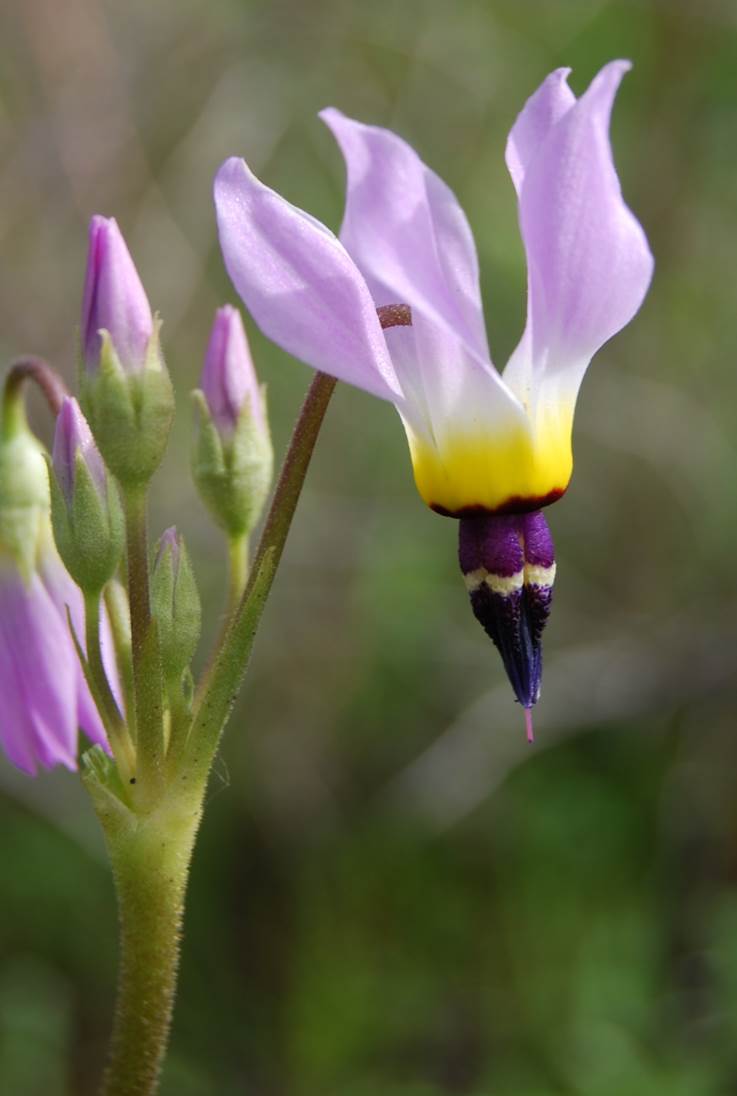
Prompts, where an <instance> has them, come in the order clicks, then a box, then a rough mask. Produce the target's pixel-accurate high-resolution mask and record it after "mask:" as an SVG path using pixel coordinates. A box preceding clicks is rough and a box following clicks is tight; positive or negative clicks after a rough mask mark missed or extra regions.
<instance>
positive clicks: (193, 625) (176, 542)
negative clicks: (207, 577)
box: [151, 535, 202, 682]
mask: <svg viewBox="0 0 737 1096" xmlns="http://www.w3.org/2000/svg"><path fill="white" fill-rule="evenodd" d="M151 611H152V616H153V618H154V620H155V621H156V624H157V626H158V633H159V646H160V650H161V665H162V669H163V673H164V678H165V680H166V681H171V682H176V681H178V680H179V679H180V678H181V676H182V674H183V673H184V671H185V670H186V669H187V667H188V666H189V664H190V662H191V661H192V657H193V655H194V653H195V650H196V649H197V643H198V642H199V638H200V626H201V621H202V609H201V606H200V595H199V593H198V591H197V583H196V581H195V577H194V571H193V570H192V565H191V563H190V561H189V555H188V553H187V549H186V548H185V546H184V541H183V540H182V539H181V537H179V536H178V535H174V536H173V537H172V539H165V538H164V537H162V540H161V541H160V542H159V546H158V550H157V559H156V563H155V565H154V569H153V574H152V576H151Z"/></svg>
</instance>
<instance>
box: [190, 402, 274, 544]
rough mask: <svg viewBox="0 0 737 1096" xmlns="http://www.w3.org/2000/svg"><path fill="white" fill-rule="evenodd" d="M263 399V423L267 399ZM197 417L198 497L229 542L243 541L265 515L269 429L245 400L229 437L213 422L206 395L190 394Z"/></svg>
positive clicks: (194, 460)
mask: <svg viewBox="0 0 737 1096" xmlns="http://www.w3.org/2000/svg"><path fill="white" fill-rule="evenodd" d="M262 396H263V400H264V420H263V421H265V408H266V399H265V394H264V393H263V390H262ZM192 399H193V401H194V404H195V407H196V408H197V410H198V413H199V425H198V430H197V438H196V440H195V443H194V447H193V451H192V475H193V477H194V481H195V484H196V485H197V489H198V491H199V493H200V496H201V498H202V500H203V502H204V503H205V505H206V506H207V507H208V509H209V510H210V512H211V514H212V516H213V517H214V518H215V521H216V522H217V523H218V525H220V526H222V528H223V529H225V531H226V532H227V533H228V535H229V536H230V537H242V536H247V535H248V534H249V533H250V532H251V530H252V529H253V527H254V526H255V525H256V524H257V522H258V520H259V518H260V517H261V514H262V512H263V508H264V505H265V503H266V499H267V498H268V495H269V490H270V488H271V480H272V473H273V467H274V452H273V449H272V445H271V435H270V433H269V428H268V426H266V427H264V425H263V421H262V420H261V418H256V416H255V415H253V414H252V412H251V407H250V401H248V400H246V402H245V403H244V405H243V408H242V410H241V413H240V416H239V418H238V422H237V424H236V427H235V430H234V431H233V434H232V436H231V437H223V435H221V433H220V432H219V430H218V429H217V427H216V425H215V423H214V422H213V419H212V415H211V414H210V409H209V407H208V405H207V400H206V399H205V395H204V393H203V392H201V391H200V390H199V389H196V390H195V391H194V392H193V393H192Z"/></svg>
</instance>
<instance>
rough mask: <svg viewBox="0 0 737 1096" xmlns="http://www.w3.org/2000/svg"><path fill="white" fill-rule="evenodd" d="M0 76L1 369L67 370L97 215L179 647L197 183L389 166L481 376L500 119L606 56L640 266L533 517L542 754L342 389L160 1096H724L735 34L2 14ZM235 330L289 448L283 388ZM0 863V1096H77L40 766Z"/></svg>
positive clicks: (95, 905) (290, 9) (198, 237)
mask: <svg viewBox="0 0 737 1096" xmlns="http://www.w3.org/2000/svg"><path fill="white" fill-rule="evenodd" d="M0 56H1V57H2V64H1V65H0V149H1V151H2V156H0V247H1V248H2V254H3V257H4V261H3V263H2V264H1V265H0V352H1V353H2V358H3V360H7V359H9V358H10V357H12V356H14V355H16V354H18V353H20V352H21V351H34V352H37V353H42V354H46V355H48V356H49V357H50V358H51V359H52V360H53V361H54V362H56V363H58V364H59V365H60V366H61V367H63V368H64V369H65V370H66V372H67V374H68V376H70V377H71V376H73V371H74V361H75V331H74V328H75V324H76V322H77V315H78V308H79V299H80V291H81V280H82V272H83V262H84V252H85V242H86V241H85V226H86V222H87V219H88V217H89V215H90V214H91V213H92V212H95V211H98V212H101V213H105V214H114V215H115V216H117V217H118V219H119V221H120V223H121V226H122V228H123V231H124V233H125V234H126V237H127V239H128V241H129V243H130V246H131V249H132V251H133V254H134V256H135V258H136V261H137V263H138V266H139V269H140V271H141V273H142V276H143V278H144V281H145V283H146V285H147V287H148V289H149V295H150V298H151V300H152V303H153V304H154V305H155V307H157V308H158V309H159V310H160V311H161V314H162V316H163V317H164V321H165V326H164V337H165V345H166V350H167V355H168V360H169V364H170V367H171V370H172V374H173V375H174V377H175V378H176V382H177V388H178V396H179V402H180V414H179V417H178V422H177V428H176V431H175V435H174V438H173V442H172V446H171V451H170V454H169V456H168V458H167V462H166V465H165V468H164V470H163V473H162V475H161V476H160V477H159V480H158V481H157V487H156V492H155V500H154V526H155V529H154V531H155V532H156V533H158V532H159V531H160V530H161V529H163V528H164V527H165V526H167V525H169V524H171V523H172V522H173V521H176V522H177V523H178V524H179V526H180V527H181V528H182V530H183V532H184V533H185V535H186V537H187V539H188V541H189V544H190V548H191V551H192V556H193V559H194V562H195V565H196V567H197V570H198V573H199V576H200V581H201V589H202V594H203V602H204V605H205V609H206V614H207V627H208V636H206V637H205V639H206V641H207V639H208V638H210V639H211V638H212V635H213V634H214V632H215V630H216V628H217V626H218V618H219V614H220V611H221V606H222V599H223V591H222V588H221V586H222V573H223V564H222V545H221V543H220V540H219V537H218V534H217V532H216V531H215V530H214V529H213V528H212V526H211V525H210V523H209V522H208V520H207V517H206V515H205V514H204V513H203V512H202V510H201V508H200V506H199V504H198V502H197V500H196V496H195V493H194V491H193V488H192V486H191V484H190V482H189V480H188V476H187V474H186V470H187V466H188V445H189V432H190V419H191V413H190V407H189V405H188V391H189V389H191V388H192V387H193V386H194V384H195V382H196V379H197V375H198V372H199V368H200V362H201V356H202V353H203V350H204V346H205V341H206V337H207V333H208V329H209V325H210V322H211V317H212V312H213V309H214V307H215V306H216V305H218V304H220V303H222V302H223V301H225V300H231V301H232V300H234V295H233V292H232V290H231V288H230V286H229V284H228V281H227V278H226V275H225V272H224V270H223V268H222V264H221V261H220V258H219V253H218V248H217V242H216V236H215V230H214V220H213V216H212V208H211V200H210V181H211V177H212V174H213V171H214V169H215V168H216V166H217V165H218V163H219V162H220V161H221V160H222V159H223V158H225V157H226V156H227V155H231V154H234V153H242V154H244V155H246V156H247V157H248V159H249V161H250V163H251V164H252V166H253V167H254V168H255V169H256V170H257V171H258V173H259V174H260V175H261V176H262V177H263V178H264V179H265V180H266V181H268V182H269V183H270V184H271V185H273V186H275V187H276V188H277V189H279V190H281V191H283V192H284V193H285V194H286V195H287V196H288V197H289V198H290V199H291V200H293V201H295V202H296V203H297V204H299V205H301V206H304V207H305V208H307V209H309V210H310V211H311V212H313V213H314V214H315V215H317V216H319V217H321V218H323V219H325V220H326V221H327V222H328V223H329V224H331V225H333V226H336V227H337V225H338V224H339V220H340V211H341V202H342V197H341V195H342V188H343V174H342V165H341V162H340V157H339V155H338V153H337V151H336V149H335V147H334V145H333V144H332V142H331V139H330V137H329V135H328V134H327V133H326V132H325V131H324V129H323V127H322V126H321V125H320V123H319V122H318V121H317V119H316V117H315V114H316V111H317V110H318V109H319V108H320V107H322V106H324V105H326V104H328V103H334V104H335V105H337V106H340V107H341V108H342V109H343V110H344V111H346V112H347V113H349V114H354V115H356V116H358V117H360V118H362V119H365V120H367V121H373V122H377V123H381V124H386V125H389V126H391V127H392V128H395V129H397V130H398V131H400V132H401V133H402V134H403V135H404V136H405V137H407V138H408V139H409V140H410V141H411V142H412V143H413V144H414V145H415V146H416V147H417V148H418V149H419V150H420V152H421V154H422V155H423V156H424V157H425V158H426V159H427V161H428V162H429V163H430V164H432V165H433V166H434V167H435V168H436V170H437V171H438V172H439V173H440V174H441V175H443V176H444V177H445V178H446V179H447V180H448V182H449V183H450V184H451V185H452V186H453V187H454V188H455V190H456V191H457V193H458V194H459V197H460V199H461V201H462V203H463V205H464V207H465V208H466V211H467V213H468V215H469V219H470V221H471V223H472V225H473V226H474V230H475V232H476V239H477V242H478V248H479V255H480V262H481V269H482V278H483V287H484V293H485V298H486V303H487V315H488V319H489V327H490V339H491V345H492V348H493V352H494V355H495V360H496V361H497V363H498V364H500V365H501V364H503V362H504V360H505V358H506V355H507V354H508V353H509V352H510V350H511V349H512V347H513V346H514V344H515V341H516V339H517V338H518V336H519V332H520V330H521V326H522V319H523V315H524V277H525V275H524V262H523V255H522V250H521V246H520V242H519V237H518V233H517V228H516V214H515V205H514V197H513V192H512V187H511V184H510V183H509V180H508V179H507V176H506V172H505V167H504V161H503V149H504V142H505V139H506V134H507V132H508V130H509V127H510V125H511V123H512V121H513V120H514V117H515V115H516V113H517V111H518V110H519V109H520V107H521V105H522V103H523V102H524V100H525V98H526V96H527V95H529V94H530V92H531V91H532V90H533V89H534V88H535V87H536V86H537V85H538V83H539V82H540V81H541V79H542V78H543V77H544V75H546V74H547V72H549V71H550V70H551V69H553V68H555V67H557V66H559V65H563V64H565V65H570V66H571V67H572V68H573V77H572V84H573V87H574V89H575V90H576V91H579V92H580V91H581V90H582V89H583V88H584V87H585V86H586V84H587V83H588V81H589V79H590V78H591V77H592V76H593V75H594V73H595V72H596V71H597V70H598V69H599V67H600V66H601V65H602V64H603V63H604V62H606V61H607V60H609V59H610V58H612V57H615V56H627V57H630V58H631V59H632V60H633V61H634V69H633V72H632V74H631V75H630V76H628V77H627V79H626V81H625V83H624V85H623V88H622V91H621V94H620V97H619V99H618V102H617V107H616V111H615V118H614V127H613V139H614V145H615V151H616V160H617V164H618V166H619V169H620V175H621V178H622V182H623V188H624V191H625V194H626V196H627V198H628V200H629V202H630V204H631V205H632V207H633V209H634V210H635V211H636V212H637V214H638V216H639V217H640V218H641V220H642V222H643V224H644V225H645V227H646V229H647V231H648V234H649V236H650V239H651V242H652V245H653V250H654V252H655V255H656V261H657V271H656V278H655V282H654V284H653V289H652V291H651V294H650V296H649V298H648V300H647V302H646V304H645V307H644V308H643V310H642V312H641V314H640V315H639V316H638V318H637V319H636V320H635V322H634V323H633V324H632V325H631V326H630V327H629V328H628V329H627V330H626V331H625V332H624V333H623V334H622V335H620V336H619V337H618V338H616V339H615V340H614V341H613V343H612V344H611V346H608V347H606V348H605V349H604V350H603V351H602V352H601V353H600V354H599V355H598V358H597V360H596V361H595V363H594V365H593V367H592V369H591V372H590V374H589V376H588V377H587V379H586V382H585V384H584V389H583V393H582V397H581V400H580V405H579V412H578V416H577V423H576V474H575V477H574V481H573V485H572V487H571V490H570V492H569V494H568V496H567V497H566V499H565V500H564V501H562V502H561V503H559V504H558V505H557V506H556V507H555V508H554V509H553V510H551V511H550V520H551V524H552V527H553V531H554V533H555V535H556V538H557V544H558V558H559V580H558V587H557V603H556V606H555V613H554V617H553V623H552V624H551V626H550V628H549V634H548V637H547V647H546V655H547V669H546V680H545V688H544V695H543V701H542V703H541V705H540V707H539V715H538V719H537V729H538V743H537V745H536V747H535V748H534V749H533V750H528V749H527V748H526V746H525V743H524V736H523V733H522V728H521V725H520V713H519V709H518V708H515V705H514V703H513V702H512V698H511V695H510V692H509V689H508V687H507V685H506V683H505V681H504V679H503V674H502V670H501V666H500V664H499V661H498V659H497V657H496V654H495V652H494V651H493V649H492V648H491V646H490V644H489V643H488V641H487V640H486V639H485V637H484V635H483V634H482V632H481V630H480V629H479V628H478V627H477V625H476V624H475V622H474V621H473V619H472V616H471V613H470V611H469V609H468V605H467V600H466V596H465V594H464V591H463V587H462V584H461V582H460V579H459V576H458V574H457V568H456V562H455V558H454V557H455V543H454V537H455V528H454V525H453V523H452V522H449V521H446V520H443V519H440V518H438V517H436V516H435V515H433V514H431V513H429V512H426V511H425V510H424V508H423V507H422V505H421V503H420V502H419V500H418V498H417V497H416V495H415V492H414V488H413V485H412V482H411V473H410V470H409V462H408V458H407V453H406V445H405V442H404V439H403V436H402V431H401V428H400V425H399V423H398V422H397V420H396V416H395V415H394V414H393V412H392V411H391V409H390V408H389V407H387V406H385V405H382V404H380V403H379V402H378V401H374V400H371V399H370V398H369V397H367V396H365V395H363V394H361V393H358V392H354V391H349V390H347V389H346V390H343V391H340V392H339V393H338V395H337V397H336V399H335V402H334V405H333V407H332V408H331V410H330V414H329V417H328V422H327V424H326V427H325V430H324V433H323V436H322V438H321V441H320V445H319V451H318V453H317V456H316V459H315V463H314V467H313V469H312V471H311V474H310V479H309V485H308V488H307V491H306V493H305V497H304V498H303V501H302V504H301V506H300V511H299V514H298V520H297V521H296V524H295V528H294V531H293V536H292V538H291V541H290V544H289V546H288V550H287V553H286V556H285V560H284V566H283V569H282V571H281V574H280V576H279V580H278V584H277V589H276V591H275V594H274V597H273V599H272V601H271V604H270V606H269V609H268V613H267V616H266V620H265V624H264V628H263V632H262V634H261V637H260V639H259V643H258V648H257V652H256V656H255V658H254V662H253V666H252V673H251V676H250V678H249V682H248V686H247V688H246V690H245V692H244V695H243V697H242V700H241V702H240V705H239V707H238V709H237V712H236V715H235V718H234V720H233V724H232V726H231V728H230V730H229V733H228V735H227V738H226V742H225V745H224V747H223V751H222V759H221V761H220V762H219V765H218V769H217V771H216V773H215V776H214V778H213V781H212V789H211V795H210V804H209V810H208V812H207V815H206V820H205V824H204V828H203V831H202V836H201V842H200V845H199V847H198V850H197V854H196V858H195V864H194V871H193V879H192V893H191V901H190V906H189V911H188V917H187V922H186V930H185V937H184V961H183V971H182V982H181V997H180V1002H179V1006H178V1010H177V1015H176V1025H175V1033H174V1042H173V1049H172V1055H171V1059H170V1061H169V1063H168V1066H167V1072H166V1079H165V1084H164V1094H165V1096H199V1094H206V1093H210V1092H217V1093H218V1094H219V1096H230V1094H236V1093H243V1092H246V1093H253V1094H254V1096H400V1094H401V1096H441V1094H446V1093H447V1094H452V1093H464V1094H469V1096H556V1094H561V1096H562V1094H565V1096H629V1094H630V1093H632V1094H637V1096H660V1094H662V1096H702V1094H703V1096H715V1094H721V1093H725V1094H726V1093H731V1092H734V1091H735V1089H736V1088H737V1051H736V1050H735V1047H737V1020H736V1018H737V879H736V878H735V877H736V876H737V809H736V808H735V798H734V792H733V786H734V777H733V772H734V769H735V764H736V763H737V745H736V744H735V736H734V730H735V726H734V699H735V696H734V682H735V670H736V669H737V643H736V642H735V625H734V621H735V609H736V607H737V569H735V566H734V542H735V536H736V534H737V493H736V492H735V469H736V468H737V453H736V452H735V443H734V440H733V439H734V438H735V435H736V434H737V399H736V398H735V397H736V395H737V385H736V383H735V361H736V359H737V324H736V323H735V288H734V285H735V283H734V270H733V265H734V249H735V239H737V202H736V201H735V194H737V143H736V142H735V140H734V133H735V118H736V117H737V79H735V73H736V72H737V12H736V10H735V6H734V4H733V3H731V2H729V0H724V2H720V0H704V2H702V3H700V4H694V3H691V2H690V0H668V2H666V0H660V2H658V0H651V2H647V0H643V2H642V3H636V2H634V0H633V2H629V3H628V2H624V0H612V2H606V0H586V2H584V0H565V2H563V0H528V2H522V3H521V2H519V0H459V2H458V3H455V4H450V3H448V2H447V0H429V2H427V3H420V2H419V0H410V2H407V3H404V4H398V3H395V2H390V0H374V3H372V4H362V3H360V2H359V0H314V2H313V0H310V2H308V3H304V2H302V3H300V2H297V0H277V2H274V3H267V2H263V0H262V2H255V0H253V2H249V0H217V2H212V3H210V4H208V5H207V6H205V5H203V4H200V3H196V2H195V0H178V2H175V0H160V2H158V3H156V4H151V3H148V2H144V0H129V2H127V3H125V4H114V3H112V2H111V0H66V2H65V4H64V5H63V8H62V7H61V6H59V5H58V4H55V3H53V2H52V0H25V2H23V3H17V4H13V3H11V4H9V5H5V6H4V7H3V9H2V11H1V12H0ZM249 331H250V333H251V335H252V342H253V349H254V355H255V357H256V360H257V363H258V368H259V371H260V373H261V374H262V376H263V377H264V379H265V380H266V381H267V383H268V386H269V397H270V406H271V411H272V416H273V423H274V437H275V443H276V447H277V451H278V452H280V451H281V450H283V447H284V444H285V441H286V439H287V437H288V431H289V428H290V424H291V421H292V420H293V418H294V415H295V413H296V410H297V407H298V405H299V401H300V398H301V394H302V392H303V391H304V389H305V387H306V383H307V380H308V376H309V371H308V370H307V369H305V368H304V367H303V366H299V365H296V364H294V363H292V362H289V361H288V360H287V359H286V356H285V355H283V354H282V353H281V352H280V351H278V350H277V349H275V348H274V347H271V346H269V345H268V344H267V343H266V342H265V340H263V339H262V338H261V337H260V336H259V335H258V333H257V332H255V331H253V328H252V326H251V327H250V328H249ZM34 415H35V421H36V423H37V425H38V429H39V431H40V432H41V433H42V434H43V435H44V436H45V437H46V438H48V436H49V432H50V424H49V422H48V419H47V418H46V417H45V414H44V412H43V409H42V408H41V407H40V405H37V404H34ZM206 646H207V644H206V642H205V643H203V651H205V650H206ZM1 703H2V700H1V698H0V704H1ZM0 833H2V850H3V862H4V865H5V868H4V871H3V872H2V875H1V876H0V1077H2V1086H1V1087H2V1091H3V1092H4V1093H8V1096H35V1094H36V1093H39V1094H40V1093H44V1094H46V1096H56V1094H59V1096H72V1094H74V1096H77V1094H79V1096H86V1094H87V1093H92V1092H93V1091H94V1084H95V1078H96V1076H97V1075H98V1072H99V1069H100V1067H101V1063H102V1059H103V1056H104V1049H105V1042H106V1038H107V1034H108V1029H109V1023H110V1009H111V995H112V986H113V981H114V970H115V946H116V945H115V929H114V926H115V912H114V902H113V895H112V886H111V882H110V879H109V873H108V869H107V867H106V864H105V859H104V853H103V850H102V848H101V840H100V837H99V834H98V833H97V830H96V826H95V821H94V818H93V816H92V813H91V811H90V809H89V807H88V805H87V803H86V801H85V799H84V796H83V794H82V792H81V790H80V789H79V787H78V786H77V782H76V780H75V779H74V778H73V777H72V776H70V775H69V774H67V773H54V774H51V775H50V776H45V777H42V778H39V780H37V781H35V782H31V781H28V780H27V779H25V778H23V777H21V776H20V775H18V774H16V773H15V772H13V771H11V770H10V768H9V766H7V765H6V764H4V763H3V764H2V766H1V767H0Z"/></svg>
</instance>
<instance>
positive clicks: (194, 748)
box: [183, 373, 336, 777]
mask: <svg viewBox="0 0 737 1096" xmlns="http://www.w3.org/2000/svg"><path fill="white" fill-rule="evenodd" d="M335 384H336V381H335V378H334V377H328V376H327V375H326V374H325V373H316V374H315V377H314V379H313V381H312V384H311V385H310V387H309V389H308V391H307V395H306V396H305V400H304V403H303V404H302V409H301V411H300V413H299V417H298V419H297V422H296V425H295V427H294V432H293V434H292V439H291V441H290V443H289V449H288V450H287V455H286V457H285V458H284V464H283V465H282V469H281V473H280V475H279V481H278V483H277V485H276V490H275V491H274V497H273V499H272V502H271V507H270V509H269V514H268V517H267V519H266V524H265V525H264V531H263V533H262V534H261V540H260V541H259V546H258V549H257V551H256V557H255V560H254V563H253V566H252V568H251V574H250V578H249V580H248V583H247V585H246V588H245V590H244V592H243V596H242V598H241V601H240V604H239V606H238V609H237V611H236V612H235V614H234V615H233V618H232V621H231V624H230V629H229V631H228V634H227V636H226V639H225V642H224V644H223V645H222V646H221V648H220V650H219V651H218V653H217V656H216V658H215V660H214V662H213V663H212V665H211V666H210V668H209V672H208V673H207V674H206V676H205V677H204V679H203V680H202V682H201V683H200V688H199V690H198V695H197V698H196V703H195V711H194V718H193V722H192V728H191V730H190V732H189V737H188V740H187V748H186V750H185V754H184V758H183V767H184V770H185V771H186V770H187V768H188V767H189V766H191V767H192V768H193V769H194V771H195V772H196V773H197V774H198V777H199V776H201V775H202V773H203V772H204V773H206V772H207V771H208V770H209V768H210V765H211V764H212V759H213V757H214V756H215V751H216V749H217V746H218V742H219V741H220V735H221V733H222V730H223V727H224V725H225V722H226V720H227V718H228V714H229V712H230V709H231V708H232V706H233V703H234V702H235V698H236V695H237V692H238V689H239V688H240V684H241V681H242V680H243V676H244V674H245V672H246V666H247V664H248V659H249V657H250V653H251V649H252V647H253V641H254V639H255V636H256V631H257V629H258V626H259V623H260V620H261V614H262V612H263V608H264V605H265V603H266V599H267V598H268V596H269V591H270V590H271V584H272V582H273V581H274V576H275V574H276V571H277V568H278V566H279V561H280V560H281V556H282V552H283V551H284V545H285V543H286V539H287V535H288V533H289V529H290V527H291V524H292V518H293V517H294V511H295V510H296V508H297V503H298V501H299V496H300V494H301V492H302V487H303V486H304V481H305V476H306V475H307V469H308V468H309V465H310V460H311V458H312V453H313V451H314V448H315V442H316V441H317V436H318V434H319V432H320V427H321V426H322V422H323V419H324V417H325V412H326V411H327V409H328V404H329V403H330V397H331V396H332V394H333V390H334V388H335Z"/></svg>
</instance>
